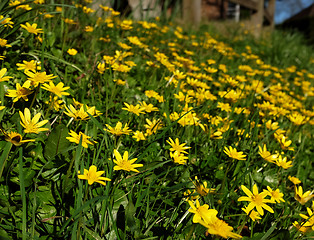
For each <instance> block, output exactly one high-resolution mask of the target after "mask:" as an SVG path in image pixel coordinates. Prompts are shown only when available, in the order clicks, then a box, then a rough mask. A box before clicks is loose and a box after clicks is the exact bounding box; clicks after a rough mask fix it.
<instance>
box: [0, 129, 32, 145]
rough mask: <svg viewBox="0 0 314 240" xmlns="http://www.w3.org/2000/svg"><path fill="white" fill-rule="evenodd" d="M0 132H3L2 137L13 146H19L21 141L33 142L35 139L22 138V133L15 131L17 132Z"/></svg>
mask: <svg viewBox="0 0 314 240" xmlns="http://www.w3.org/2000/svg"><path fill="white" fill-rule="evenodd" d="M2 132H3V133H4V139H5V140H6V141H7V142H11V143H12V144H14V145H15V146H20V145H22V144H23V143H27V142H34V141H35V139H27V140H23V137H22V135H21V134H19V133H17V132H9V133H5V132H4V131H2Z"/></svg>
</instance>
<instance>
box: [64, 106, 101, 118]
mask: <svg viewBox="0 0 314 240" xmlns="http://www.w3.org/2000/svg"><path fill="white" fill-rule="evenodd" d="M85 108H86V110H85ZM65 109H66V111H65V112H64V113H65V114H66V115H68V116H69V117H72V118H74V119H75V120H87V119H89V115H88V114H87V113H89V114H90V115H92V116H93V117H97V116H99V115H100V114H101V113H100V112H99V111H98V110H96V109H95V107H88V106H87V105H81V106H80V108H79V109H75V108H74V107H73V106H72V105H70V106H69V108H67V107H65Z"/></svg>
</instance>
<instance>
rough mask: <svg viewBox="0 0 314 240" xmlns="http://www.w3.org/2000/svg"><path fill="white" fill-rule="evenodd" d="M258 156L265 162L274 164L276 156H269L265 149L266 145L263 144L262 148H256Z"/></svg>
mask: <svg viewBox="0 0 314 240" xmlns="http://www.w3.org/2000/svg"><path fill="white" fill-rule="evenodd" d="M258 149H259V151H258V154H259V155H260V156H261V157H262V158H263V159H264V160H266V161H267V162H271V163H275V162H276V159H277V155H276V154H271V153H270V152H269V151H267V149H266V145H265V144H264V146H263V148H262V147H261V146H258Z"/></svg>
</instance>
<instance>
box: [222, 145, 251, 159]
mask: <svg viewBox="0 0 314 240" xmlns="http://www.w3.org/2000/svg"><path fill="white" fill-rule="evenodd" d="M224 153H225V154H227V155H228V156H229V157H230V158H233V159H237V160H241V161H243V160H246V158H245V157H246V155H244V154H243V152H238V151H237V149H236V148H233V147H231V146H229V149H228V148H227V147H225V150H224Z"/></svg>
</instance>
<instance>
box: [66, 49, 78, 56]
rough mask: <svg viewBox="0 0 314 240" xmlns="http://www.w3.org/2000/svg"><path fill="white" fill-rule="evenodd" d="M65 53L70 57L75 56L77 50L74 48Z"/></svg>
mask: <svg viewBox="0 0 314 240" xmlns="http://www.w3.org/2000/svg"><path fill="white" fill-rule="evenodd" d="M67 53H68V54H69V55H71V56H75V55H76V54H77V50H76V49H74V48H70V49H68V51H67Z"/></svg>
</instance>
